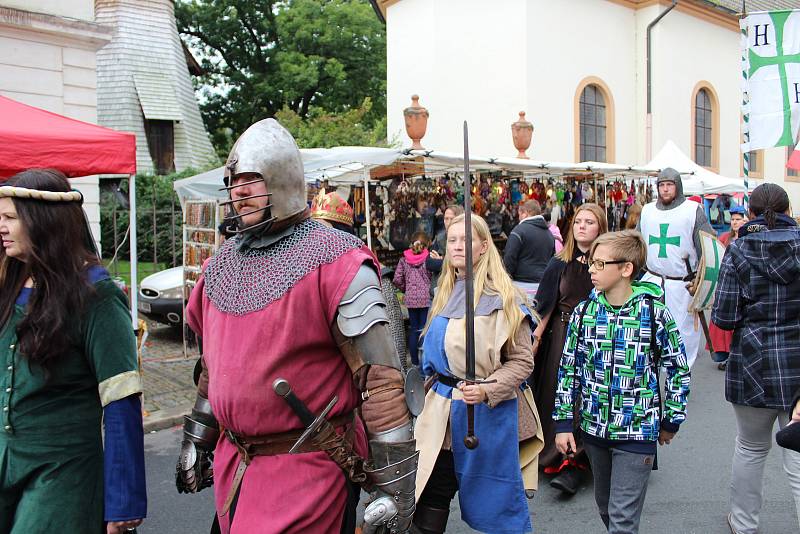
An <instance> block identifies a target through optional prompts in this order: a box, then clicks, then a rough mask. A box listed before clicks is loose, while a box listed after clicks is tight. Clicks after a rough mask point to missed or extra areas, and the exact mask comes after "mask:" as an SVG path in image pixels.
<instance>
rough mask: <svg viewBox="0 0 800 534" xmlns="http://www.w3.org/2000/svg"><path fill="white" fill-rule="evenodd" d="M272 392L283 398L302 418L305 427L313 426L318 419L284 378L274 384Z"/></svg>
mask: <svg viewBox="0 0 800 534" xmlns="http://www.w3.org/2000/svg"><path fill="white" fill-rule="evenodd" d="M272 390H273V391H275V393H276V394H278V395H279V396H281V397H283V400H285V401H286V403H287V404H288V405H289V407H290V408H291V409H292V411H293V412H294V413H295V414H296V415H297V417H299V418H300V421H302V423H303V426H304V427H309V426H311V425H312V424H313V423H314V421H315V420H316V419H317V418H316V416H315V415H314V414H313V413H311V410H309V409H308V407H306V405H305V404H303V403H302V402H301V401H300V399H298V398H297V396H296V395H295V394H294V391H292V386H291V385H289V382H287V381H286V380H284V379H283V378H279V379H277V380H276V381H275V382H273V383H272Z"/></svg>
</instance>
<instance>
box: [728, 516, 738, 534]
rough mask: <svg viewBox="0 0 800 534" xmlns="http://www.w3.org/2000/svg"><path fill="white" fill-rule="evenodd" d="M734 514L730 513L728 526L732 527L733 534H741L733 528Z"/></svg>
mask: <svg viewBox="0 0 800 534" xmlns="http://www.w3.org/2000/svg"><path fill="white" fill-rule="evenodd" d="M731 516H732V514H728V528H729V529H731V534H739V531H738V530H736V529H735V528H733V519H732V517H731Z"/></svg>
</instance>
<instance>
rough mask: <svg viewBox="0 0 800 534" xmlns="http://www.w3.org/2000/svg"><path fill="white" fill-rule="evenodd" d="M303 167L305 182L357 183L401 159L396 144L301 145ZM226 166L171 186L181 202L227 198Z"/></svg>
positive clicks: (401, 156)
mask: <svg viewBox="0 0 800 534" xmlns="http://www.w3.org/2000/svg"><path fill="white" fill-rule="evenodd" d="M300 154H301V156H302V158H303V168H304V172H305V176H306V182H315V181H317V180H329V181H330V182H332V183H335V184H337V185H353V184H360V183H361V182H362V181H363V180H364V173H365V172H366V171H367V170H369V169H370V168H372V167H375V166H379V165H390V164H392V163H394V162H395V161H397V160H398V159H404V158H407V157H408V156H404V155H403V153H402V151H400V150H398V149H395V148H375V147H361V146H355V147H348V146H340V147H335V148H302V149H300ZM224 171H225V168H224V167H217V168H216V169H212V170H210V171H206V172H204V173H201V174H196V175H195V176H191V177H189V178H184V179H182V180H177V181H176V182H175V183H174V184H173V187H174V188H175V192H176V193H178V198H180V201H181V203H183V202H184V201H185V200H186V199H212V198H220V199H224V198H227V193H226V192H225V191H220V190H219V189H220V188H221V187H222V186H223V183H222V177H223V175H224Z"/></svg>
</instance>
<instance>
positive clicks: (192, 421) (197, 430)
mask: <svg viewBox="0 0 800 534" xmlns="http://www.w3.org/2000/svg"><path fill="white" fill-rule="evenodd" d="M219 435H220V431H219V423H217V420H216V419H215V418H214V414H213V412H212V411H211V404H210V403H209V402H208V399H205V398H203V397H201V396H200V395H198V396H197V400H196V401H195V404H194V408H193V409H192V413H191V414H190V415H186V416H184V419H183V443H182V444H181V454H180V456H179V457H178V464H177V466H176V467H175V486H176V487H177V488H178V493H197V492H198V491H200V490H202V489H203V488H207V487H209V486H211V485H212V484H213V483H214V471H213V469H212V465H211V462H212V460H213V459H214V448H215V447H216V446H217V440H218V439H219Z"/></svg>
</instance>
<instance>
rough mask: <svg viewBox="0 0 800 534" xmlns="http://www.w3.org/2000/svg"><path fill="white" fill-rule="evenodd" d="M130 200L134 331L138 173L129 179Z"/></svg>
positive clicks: (134, 321)
mask: <svg viewBox="0 0 800 534" xmlns="http://www.w3.org/2000/svg"><path fill="white" fill-rule="evenodd" d="M128 202H129V206H130V210H129V212H128V216H129V217H130V222H129V224H130V231H131V235H130V249H131V287H130V297H131V323H132V324H133V330H134V332H138V331H139V320H138V319H139V288H138V286H139V284H138V280H139V279H138V278H137V277H136V276H137V273H136V270H137V269H136V267H137V265H136V257H137V252H136V175H134V174H131V178H130V180H129V181H128Z"/></svg>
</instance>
